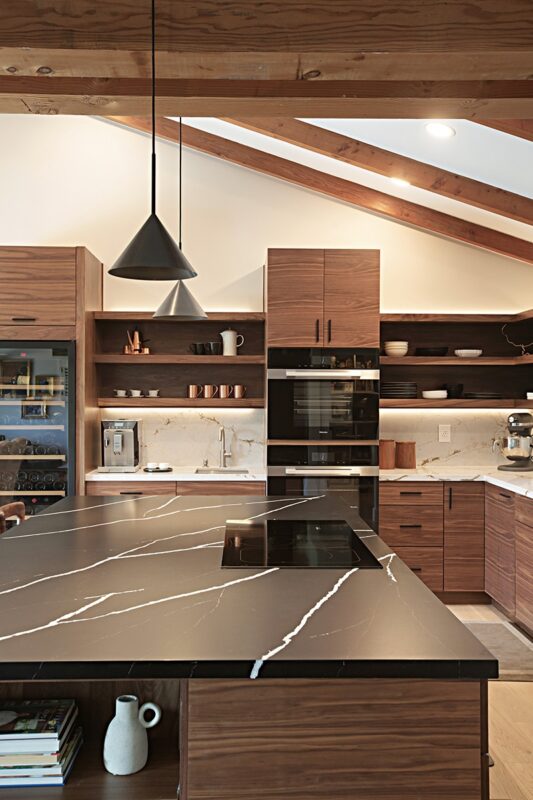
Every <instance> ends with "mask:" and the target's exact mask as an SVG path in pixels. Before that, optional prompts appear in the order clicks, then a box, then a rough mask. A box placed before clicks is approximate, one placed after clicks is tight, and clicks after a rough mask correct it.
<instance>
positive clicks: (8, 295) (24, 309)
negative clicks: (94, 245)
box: [0, 247, 76, 325]
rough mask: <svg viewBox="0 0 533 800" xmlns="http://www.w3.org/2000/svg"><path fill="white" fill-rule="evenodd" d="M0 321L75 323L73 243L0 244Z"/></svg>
mask: <svg viewBox="0 0 533 800" xmlns="http://www.w3.org/2000/svg"><path fill="white" fill-rule="evenodd" d="M0 286H1V287H2V290H1V292H0V324H4V325H6V324H7V325H74V323H75V322H76V251H75V248H74V247H38V248H31V247H1V248H0Z"/></svg>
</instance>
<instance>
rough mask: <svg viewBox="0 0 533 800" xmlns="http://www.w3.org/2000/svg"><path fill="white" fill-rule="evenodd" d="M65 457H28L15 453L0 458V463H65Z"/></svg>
mask: <svg viewBox="0 0 533 800" xmlns="http://www.w3.org/2000/svg"><path fill="white" fill-rule="evenodd" d="M66 458H67V457H66V456H65V455H42V456H29V455H24V453H15V454H10V455H8V456H0V461H66Z"/></svg>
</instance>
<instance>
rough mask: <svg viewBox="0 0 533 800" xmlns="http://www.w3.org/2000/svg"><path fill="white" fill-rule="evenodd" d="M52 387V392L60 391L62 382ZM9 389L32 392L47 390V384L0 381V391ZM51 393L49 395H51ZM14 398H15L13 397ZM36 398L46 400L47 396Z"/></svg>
mask: <svg viewBox="0 0 533 800" xmlns="http://www.w3.org/2000/svg"><path fill="white" fill-rule="evenodd" d="M51 388H52V392H60V391H62V390H63V389H64V388H65V387H64V386H63V384H59V383H55V384H54V386H53V387H51ZM8 389H9V390H10V391H12V392H26V391H34V392H48V391H49V388H48V386H45V385H43V384H35V383H0V391H5V390H8ZM51 396H52V395H50V397H51ZM15 399H16V398H15ZM35 399H36V400H37V399H39V400H47V399H48V397H39V398H35Z"/></svg>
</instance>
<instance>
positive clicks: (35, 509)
mask: <svg viewBox="0 0 533 800" xmlns="http://www.w3.org/2000/svg"><path fill="white" fill-rule="evenodd" d="M75 387H76V377H75V344H74V342H5V341H0V506H1V505H4V503H8V502H10V501H11V500H22V501H23V502H24V504H25V506H26V513H27V514H29V515H31V514H38V513H39V511H43V510H44V509H45V508H47V507H48V506H49V505H51V504H52V503H55V502H57V501H58V500H60V499H61V498H62V497H66V496H67V495H69V494H74V478H75V464H76V461H75Z"/></svg>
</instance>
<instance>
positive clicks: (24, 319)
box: [11, 317, 37, 322]
mask: <svg viewBox="0 0 533 800" xmlns="http://www.w3.org/2000/svg"><path fill="white" fill-rule="evenodd" d="M36 319H37V317H11V321H12V322H35V321H36Z"/></svg>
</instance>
